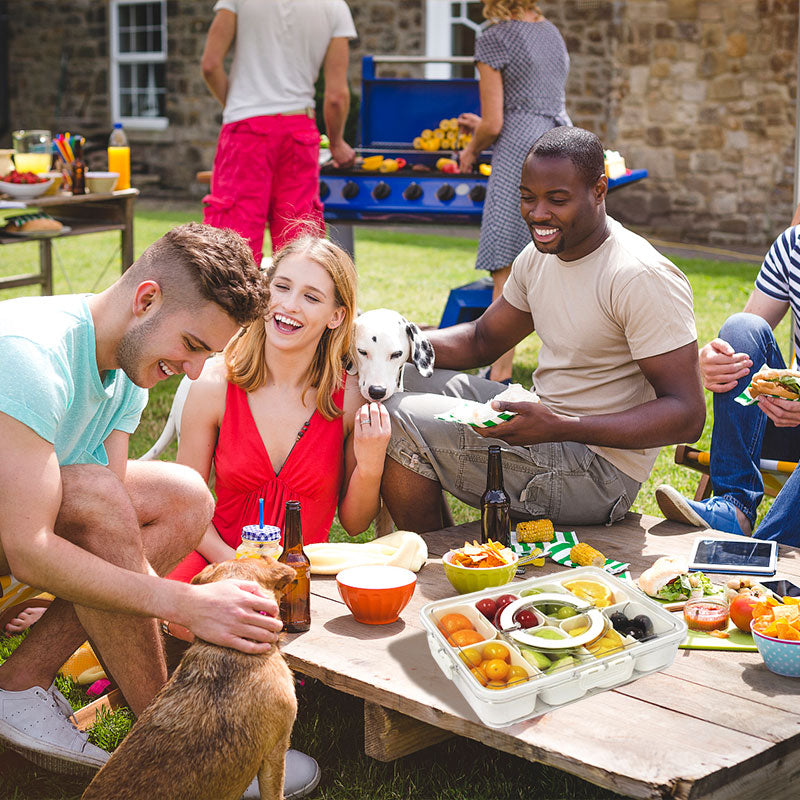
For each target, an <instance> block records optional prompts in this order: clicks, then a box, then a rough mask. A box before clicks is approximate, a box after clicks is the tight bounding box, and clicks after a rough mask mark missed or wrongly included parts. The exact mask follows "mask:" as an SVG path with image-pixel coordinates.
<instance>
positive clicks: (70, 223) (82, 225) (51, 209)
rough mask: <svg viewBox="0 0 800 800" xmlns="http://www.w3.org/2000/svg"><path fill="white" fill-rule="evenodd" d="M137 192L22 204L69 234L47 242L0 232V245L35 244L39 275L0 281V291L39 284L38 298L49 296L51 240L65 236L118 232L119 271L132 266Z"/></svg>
mask: <svg viewBox="0 0 800 800" xmlns="http://www.w3.org/2000/svg"><path fill="white" fill-rule="evenodd" d="M138 195H139V190H138V189H122V190H121V191H118V192H110V193H108V194H94V193H89V194H84V195H71V194H67V193H65V192H59V193H58V194H55V195H53V196H45V197H37V198H36V199H35V200H31V201H30V202H28V203H26V204H25V208H28V209H40V210H42V211H45V212H46V213H48V214H50V216H52V217H56V218H57V219H59V220H60V221H61V222H63V223H64V225H65V226H67V227H69V228H70V230H67V231H64V232H63V233H59V234H58V235H56V236H51V237H48V238H41V239H39V238H34V237H23V236H9V235H7V234H5V233H3V232H2V231H0V245H7V244H19V243H20V242H30V241H38V242H39V272H33V273H29V274H27V275H14V276H11V277H8V278H0V289H11V288H13V287H15V286H31V285H36V284H39V285H40V286H41V287H42V290H41V293H42V294H52V293H53V240H54V239H62V238H64V237H67V236H82V235H83V234H85V233H100V232H101V231H119V232H120V262H121V263H120V271H121V272H124V271H125V270H126V269H127V268H128V267H129V266H130V265H131V264H132V263H133V203H134V200H135V199H136V198H137V197H138Z"/></svg>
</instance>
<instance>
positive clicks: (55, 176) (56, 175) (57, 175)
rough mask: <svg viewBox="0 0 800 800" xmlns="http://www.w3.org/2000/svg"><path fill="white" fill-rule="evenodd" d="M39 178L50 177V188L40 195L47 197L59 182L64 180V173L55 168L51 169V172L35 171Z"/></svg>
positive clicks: (56, 189)
mask: <svg viewBox="0 0 800 800" xmlns="http://www.w3.org/2000/svg"><path fill="white" fill-rule="evenodd" d="M37 174H38V175H39V177H40V178H52V179H53V183H52V185H51V186H50V188H49V189H48V190H47V191H46V192H45V193H44V194H43V195H42V197H47V196H48V195H51V194H55V193H56V192H57V191H58V190H59V189H60V188H61V184H62V183H63V181H64V175H63V173H61V172H58V171H57V170H53V171H51V172H39V173H37Z"/></svg>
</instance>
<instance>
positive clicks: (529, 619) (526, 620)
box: [514, 608, 539, 628]
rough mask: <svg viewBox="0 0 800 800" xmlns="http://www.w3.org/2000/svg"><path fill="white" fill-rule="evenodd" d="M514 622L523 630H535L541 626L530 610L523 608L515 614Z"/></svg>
mask: <svg viewBox="0 0 800 800" xmlns="http://www.w3.org/2000/svg"><path fill="white" fill-rule="evenodd" d="M514 622H516V623H517V624H518V625H522V627H523V628H533V627H534V626H536V625H538V624H539V619H538V618H537V616H536V614H534V613H533V611H531V610H530V609H529V608H522V609H520V610H519V611H517V613H516V614H514Z"/></svg>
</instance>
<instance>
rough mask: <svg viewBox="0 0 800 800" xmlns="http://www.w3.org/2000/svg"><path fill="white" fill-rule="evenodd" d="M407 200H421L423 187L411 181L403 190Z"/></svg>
mask: <svg viewBox="0 0 800 800" xmlns="http://www.w3.org/2000/svg"><path fill="white" fill-rule="evenodd" d="M403 197H405V199H406V200H419V198H420V197H422V187H421V186H420V185H419V184H418V183H409V184H408V186H406V188H405V191H404V192H403Z"/></svg>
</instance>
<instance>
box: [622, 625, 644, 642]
mask: <svg viewBox="0 0 800 800" xmlns="http://www.w3.org/2000/svg"><path fill="white" fill-rule="evenodd" d="M620 633H621V634H622V635H623V636H633V638H634V639H643V638H644V631H643V630H642V629H641V628H640V627H639V626H638V625H633V624H631V625H628V626H627V627H626V628H623V629H622V630H620Z"/></svg>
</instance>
